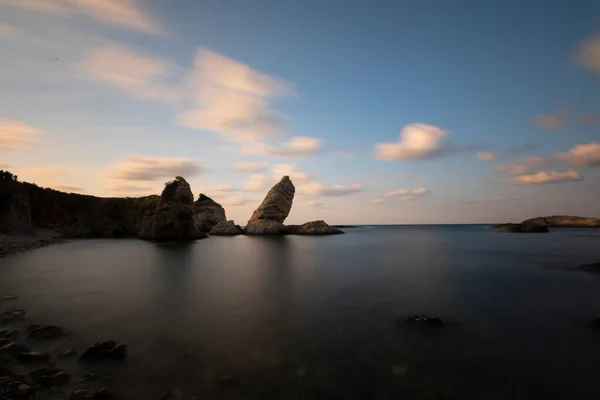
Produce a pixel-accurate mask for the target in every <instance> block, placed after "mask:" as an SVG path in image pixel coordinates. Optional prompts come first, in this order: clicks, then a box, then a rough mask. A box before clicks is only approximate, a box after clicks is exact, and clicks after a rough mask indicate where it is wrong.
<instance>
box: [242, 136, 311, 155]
mask: <svg viewBox="0 0 600 400" xmlns="http://www.w3.org/2000/svg"><path fill="white" fill-rule="evenodd" d="M321 144H322V141H321V140H320V139H316V138H311V137H305V136H295V137H291V138H290V139H289V140H288V141H287V142H285V143H282V144H281V145H279V146H273V145H270V144H267V143H259V142H257V143H247V144H245V145H243V146H241V147H240V149H239V150H240V152H241V153H242V154H246V155H253V156H263V157H281V158H296V157H307V156H310V155H312V154H314V153H316V152H318V151H319V150H320V149H321Z"/></svg>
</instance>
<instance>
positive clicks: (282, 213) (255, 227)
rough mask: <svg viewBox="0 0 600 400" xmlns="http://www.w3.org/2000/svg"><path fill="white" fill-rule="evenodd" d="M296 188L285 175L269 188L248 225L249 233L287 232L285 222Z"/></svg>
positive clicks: (274, 233) (247, 231)
mask: <svg viewBox="0 0 600 400" xmlns="http://www.w3.org/2000/svg"><path fill="white" fill-rule="evenodd" d="M295 191H296V189H295V188H294V184H293V183H292V181H291V180H290V177H289V176H287V175H286V176H284V177H283V178H281V180H280V181H279V182H278V183H277V184H276V185H275V186H273V187H272V188H271V190H269V192H268V193H267V196H266V197H265V199H264V200H263V202H262V203H261V204H260V206H259V207H258V208H257V209H256V210H255V211H254V213H253V214H252V217H250V220H249V221H248V224H247V225H246V233H247V234H248V235H276V234H283V233H286V227H285V225H283V222H284V221H285V219H286V218H287V216H288V215H289V213H290V210H291V209H292V203H293V201H294V193H295Z"/></svg>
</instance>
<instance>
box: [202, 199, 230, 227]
mask: <svg viewBox="0 0 600 400" xmlns="http://www.w3.org/2000/svg"><path fill="white" fill-rule="evenodd" d="M194 213H195V214H194V219H195V220H196V225H197V226H198V229H200V231H201V232H210V230H211V229H212V228H213V227H214V226H216V225H217V224H219V223H222V222H223V223H224V222H227V217H226V216H225V209H224V208H223V207H222V206H221V205H220V204H219V203H217V202H216V201H214V200H213V199H211V198H210V197H208V196H206V195H204V194H200V196H198V200H196V201H195V202H194Z"/></svg>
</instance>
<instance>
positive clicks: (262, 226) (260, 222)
mask: <svg viewBox="0 0 600 400" xmlns="http://www.w3.org/2000/svg"><path fill="white" fill-rule="evenodd" d="M244 232H245V233H246V234H247V235H284V234H286V233H287V227H286V226H285V225H283V224H282V223H280V222H277V221H273V220H270V219H257V220H254V221H248V225H246V228H245V230H244Z"/></svg>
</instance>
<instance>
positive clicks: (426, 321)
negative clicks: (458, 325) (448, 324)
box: [403, 315, 444, 326]
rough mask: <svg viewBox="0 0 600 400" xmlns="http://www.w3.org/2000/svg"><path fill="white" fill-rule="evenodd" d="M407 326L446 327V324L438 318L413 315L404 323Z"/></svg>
mask: <svg viewBox="0 0 600 400" xmlns="http://www.w3.org/2000/svg"><path fill="white" fill-rule="evenodd" d="M403 322H404V323H405V324H412V325H428V326H444V323H443V322H442V320H441V319H439V318H438V317H429V316H427V315H413V316H410V317H408V318H406V319H405V320H404V321H403Z"/></svg>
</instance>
